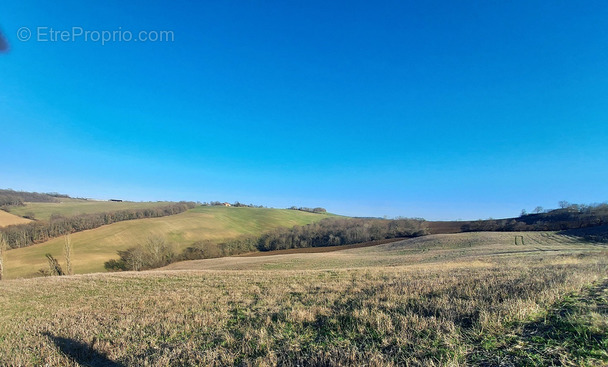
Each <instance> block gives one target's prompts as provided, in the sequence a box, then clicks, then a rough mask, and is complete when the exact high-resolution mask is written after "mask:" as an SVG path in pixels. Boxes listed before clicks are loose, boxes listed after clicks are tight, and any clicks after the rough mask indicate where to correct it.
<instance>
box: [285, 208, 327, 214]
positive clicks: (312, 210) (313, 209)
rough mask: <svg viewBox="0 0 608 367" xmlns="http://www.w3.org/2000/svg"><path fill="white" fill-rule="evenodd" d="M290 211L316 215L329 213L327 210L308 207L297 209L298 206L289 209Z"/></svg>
mask: <svg viewBox="0 0 608 367" xmlns="http://www.w3.org/2000/svg"><path fill="white" fill-rule="evenodd" d="M287 209H289V210H299V211H302V212H309V213H316V214H323V213H327V210H326V209H325V208H307V207H302V206H300V207H297V206H292V207H289V208H287Z"/></svg>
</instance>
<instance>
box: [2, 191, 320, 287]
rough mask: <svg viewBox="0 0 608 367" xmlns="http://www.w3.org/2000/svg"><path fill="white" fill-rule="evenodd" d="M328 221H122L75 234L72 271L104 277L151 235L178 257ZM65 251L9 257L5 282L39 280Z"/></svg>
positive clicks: (226, 215)
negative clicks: (204, 245) (199, 244)
mask: <svg viewBox="0 0 608 367" xmlns="http://www.w3.org/2000/svg"><path fill="white" fill-rule="evenodd" d="M119 204H120V203H119ZM330 216H332V215H331V214H313V213H307V212H302V211H296V210H286V209H285V210H283V209H262V208H233V207H229V208H226V207H202V206H201V207H196V208H194V209H192V210H189V211H187V212H185V213H181V214H177V215H171V216H167V217H162V218H151V219H139V220H131V221H124V222H119V223H114V224H110V225H107V226H103V227H100V228H96V229H92V230H88V231H83V232H78V233H74V234H72V235H71V241H72V245H73V248H74V255H73V260H72V261H73V267H74V270H75V272H76V273H77V274H83V273H91V272H100V271H105V269H104V267H103V264H104V262H105V261H108V260H109V259H112V258H118V256H117V254H116V251H117V250H125V249H127V248H129V247H130V246H133V245H135V244H137V243H139V242H142V241H144V240H145V239H146V238H148V237H149V236H151V235H158V236H162V237H164V238H166V239H167V240H168V241H169V242H170V243H172V244H174V246H175V249H176V250H177V251H181V249H183V248H184V247H187V246H189V245H191V244H192V243H193V242H195V241H200V240H205V239H211V240H224V239H228V238H234V237H237V236H239V235H243V234H259V233H262V232H263V231H266V230H269V229H272V228H277V227H281V226H285V227H291V226H294V225H303V224H308V223H312V222H314V221H318V220H321V219H323V218H327V217H330ZM63 245H64V238H63V237H61V238H56V239H53V240H50V241H47V242H44V243H41V244H37V245H34V246H30V247H24V248H19V249H14V250H9V251H7V252H6V256H5V257H6V259H5V276H6V277H7V278H17V277H29V276H33V275H35V274H36V273H37V271H38V270H39V269H42V268H46V267H47V265H46V258H45V257H44V256H45V254H46V253H51V254H52V255H53V256H55V257H57V258H58V259H62V254H63Z"/></svg>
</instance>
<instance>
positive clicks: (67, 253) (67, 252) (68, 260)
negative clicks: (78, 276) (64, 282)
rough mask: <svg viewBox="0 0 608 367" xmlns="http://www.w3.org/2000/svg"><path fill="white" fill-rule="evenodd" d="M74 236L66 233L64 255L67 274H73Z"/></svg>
mask: <svg viewBox="0 0 608 367" xmlns="http://www.w3.org/2000/svg"><path fill="white" fill-rule="evenodd" d="M72 250H73V249H72V238H71V237H70V235H69V234H67V235H65V244H64V246H63V256H64V257H65V270H66V274H67V275H72V274H73V272H72Z"/></svg>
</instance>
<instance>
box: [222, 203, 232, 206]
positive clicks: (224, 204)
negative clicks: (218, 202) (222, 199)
mask: <svg viewBox="0 0 608 367" xmlns="http://www.w3.org/2000/svg"><path fill="white" fill-rule="evenodd" d="M222 205H223V206H232V205H230V203H222Z"/></svg>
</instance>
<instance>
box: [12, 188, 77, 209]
mask: <svg viewBox="0 0 608 367" xmlns="http://www.w3.org/2000/svg"><path fill="white" fill-rule="evenodd" d="M64 196H67V195H60V194H57V193H52V194H41V193H38V192H25V191H15V190H10V189H9V190H2V189H0V208H6V207H9V206H23V205H24V204H23V203H24V202H31V203H56V202H59V200H58V199H57V197H64Z"/></svg>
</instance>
